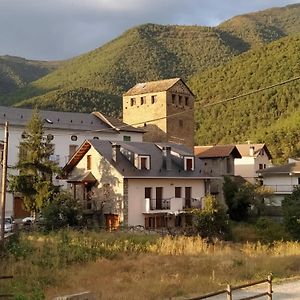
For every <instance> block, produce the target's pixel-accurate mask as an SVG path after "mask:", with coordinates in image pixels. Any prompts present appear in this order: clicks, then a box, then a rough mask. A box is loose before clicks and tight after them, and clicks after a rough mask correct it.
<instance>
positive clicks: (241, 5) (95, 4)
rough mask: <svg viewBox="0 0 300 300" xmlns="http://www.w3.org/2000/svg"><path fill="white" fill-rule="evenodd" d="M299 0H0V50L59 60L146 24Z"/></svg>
mask: <svg viewBox="0 0 300 300" xmlns="http://www.w3.org/2000/svg"><path fill="white" fill-rule="evenodd" d="M293 3H300V0H298V1H297V0H291V1H289V0H0V55H15V56H21V57H25V58H27V59H37V60H61V59H67V58H71V57H74V56H76V55H79V54H82V53H85V52H88V51H90V50H93V49H95V48H98V47H100V46H101V45H103V44H104V43H106V42H108V41H110V40H112V39H114V38H116V37H117V36H119V35H120V34H122V33H123V32H124V31H126V30H127V29H129V28H131V27H133V26H136V25H140V24H145V23H156V24H179V25H201V26H215V25H218V24H219V23H221V22H223V21H225V20H226V19H229V18H231V17H233V16H235V15H239V14H244V13H248V12H254V11H258V10H263V9H267V8H271V7H281V6H285V5H288V4H293Z"/></svg>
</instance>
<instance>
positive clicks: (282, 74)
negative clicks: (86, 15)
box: [0, 0, 300, 300]
mask: <svg viewBox="0 0 300 300" xmlns="http://www.w3.org/2000/svg"><path fill="white" fill-rule="evenodd" d="M87 2H89V0H87ZM100 2H101V1H100ZM100 2H99V3H100ZM125 2H126V1H124V3H125ZM129 2H131V1H129ZM162 2H164V1H162ZM101 3H102V2H101ZM174 3H175V1H174ZM174 3H172V5H174V7H173V9H176V5H175V4H174ZM197 3H198V2H197ZM200 3H201V2H200V1H199V3H198V4H197V5H200ZM249 3H250V2H249ZM288 3H290V2H288ZM99 5H100V4H99ZM101 5H104V4H103V3H102V4H101ZM106 5H107V4H105V5H104V6H105V7H106ZM124 5H125V4H124ZM185 5H187V3H185ZM195 5H196V4H195ZM201 5H202V4H201ZM201 5H200V6H201ZM222 5H223V4H222ZM239 5H240V4H239ZM29 6H30V5H29ZM127 6H128V7H129V6H130V5H129V4H128V3H127V4H126V7H127ZM151 6H155V4H154V2H153V3H152V2H151ZM83 7H85V6H84V5H83ZM147 7H148V6H147ZM195 7H196V6H195ZM220 7H221V6H220ZM267 7H268V6H267ZM69 8H70V12H71V11H72V8H71V7H69ZM110 9H112V8H110ZM135 9H136V8H135ZM143 9H144V8H143ZM180 9H181V8H180ZM214 9H215V8H214ZM183 11H184V10H183ZM168 12H169V11H168ZM95 13H96V11H95ZM122 13H123V12H122ZM128 13H129V10H128ZM107 14H109V13H108V11H107ZM170 14H172V9H170ZM131 16H132V15H131ZM147 16H148V11H147ZM123 17H124V18H123ZM129 17H130V14H128V16H126V17H125V16H123V15H122V19H124V20H126V19H127V18H129ZM188 17H189V19H190V18H191V20H192V15H189V16H188ZM104 19H105V18H104ZM122 21H123V20H122ZM147 22H148V19H147ZM197 22H198V21H197ZM52 23H53V21H52ZM116 23H117V22H116ZM164 24H167V23H165V20H164ZM189 24H191V23H189ZM196 24H197V23H196ZM35 25H37V24H35ZM41 25H42V24H41ZM109 26H112V24H110V25H109ZM112 27H113V26H112ZM101 30H103V31H105V29H101ZM299 30H300V4H299V3H296V4H290V5H287V6H285V7H274V8H269V9H266V10H262V11H257V12H253V13H245V14H241V15H238V16H235V17H232V18H231V19H228V20H226V21H223V22H222V23H219V24H218V25H215V26H198V25H159V24H152V23H146V24H142V25H138V26H135V27H132V28H130V29H128V30H127V31H125V32H124V33H123V34H121V35H120V36H118V37H117V38H115V39H113V40H111V41H109V42H107V43H105V44H103V45H102V46H100V47H99V48H96V49H94V50H92V51H89V52H86V53H82V54H80V55H79V56H75V57H73V58H68V59H65V60H58V61H57V60H55V61H54V60H53V61H42V60H32V59H25V58H21V57H17V56H11V55H3V56H0V162H1V164H0V173H1V174H2V176H1V177H0V186H1V189H0V211H1V212H0V234H1V235H0V298H4V299H6V298H9V299H18V300H20V299H22V300H44V299H51V300H58V299H62V298H63V299H69V300H71V299H72V300H73V299H74V300H78V299H84V300H90V299H91V300H95V299H121V300H126V299H174V300H175V299H178V300H179V299H186V300H188V299H190V300H191V299H198V298H199V297H200V298H201V299H204V298H207V297H210V296H211V295H212V293H213V294H215V295H221V294H223V295H224V297H226V296H227V299H230V300H233V299H235V297H240V299H241V300H242V299H254V298H258V297H259V295H256V294H255V293H262V290H264V291H265V289H267V292H264V293H262V294H261V295H263V296H267V297H268V299H272V297H273V295H274V297H275V298H274V299H277V297H282V298H278V299H286V298H285V297H290V298H288V299H299V298H300V297H299V295H298V294H299V293H300V291H299V287H298V286H299V280H297V278H299V274H300V264H299V256H300V243H299V241H300V227H299V219H300V106H299V94H300V85H299V81H300V76H299V75H300V74H299V70H300V65H299V64H300V56H299V55H300V51H299V50H300V35H299V32H300V31H299ZM76 34H77V33H76ZM78 36H81V34H79V35H78ZM84 41H85V40H84V39H83V40H81V43H85V42H84ZM26 42H27V41H26ZM64 43H65V44H66V45H67V43H68V42H67V40H64ZM66 45H65V46H66ZM77 50H78V51H79V49H77ZM287 279H289V280H295V281H291V282H290V281H289V282H287V284H285V287H284V288H283V285H282V284H280V282H281V280H284V281H286V280H287ZM257 282H258V285H260V288H257V289H256V288H253V289H252V288H251V289H249V290H247V289H246V290H245V289H243V288H242V289H240V288H238V287H245V286H248V285H253V283H254V285H256V284H257ZM278 282H279V283H278ZM261 284H262V285H261ZM264 284H265V285H266V286H264ZM226 285H227V287H226ZM286 286H287V287H286ZM222 288H224V290H221V289H222ZM238 290H239V291H238ZM232 291H236V293H232ZM205 293H206V294H205ZM201 294H202V296H200V295H201ZM61 295H66V296H63V297H62V298H61V297H60V296H61ZM242 296H243V297H245V298H241V297H242ZM57 297H58V298H57ZM195 297H196V298H195ZM218 299H219V298H218ZM220 299H221V298H220Z"/></svg>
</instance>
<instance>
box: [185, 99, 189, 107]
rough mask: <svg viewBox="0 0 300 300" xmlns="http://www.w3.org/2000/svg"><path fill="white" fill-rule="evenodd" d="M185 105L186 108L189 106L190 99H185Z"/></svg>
mask: <svg viewBox="0 0 300 300" xmlns="http://www.w3.org/2000/svg"><path fill="white" fill-rule="evenodd" d="M185 105H186V106H188V105H189V97H185Z"/></svg>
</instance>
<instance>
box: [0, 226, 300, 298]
mask: <svg viewBox="0 0 300 300" xmlns="http://www.w3.org/2000/svg"><path fill="white" fill-rule="evenodd" d="M299 258H300V244H299V243H297V242H274V243H272V244H261V243H229V242H221V241H215V242H214V243H208V242H207V241H206V240H203V239H201V238H199V237H184V236H180V237H169V236H165V237H160V236H158V235H144V234H128V233H121V232H120V233H108V232H93V231H82V232H75V231H72V230H64V231H61V232H58V233H51V234H47V235H43V234H40V233H35V234H26V235H25V234H23V235H21V236H20V240H19V241H18V242H17V241H15V242H12V243H11V244H10V246H9V249H8V253H7V254H6V255H5V257H3V258H1V261H0V263H1V268H0V269H1V274H13V275H14V279H13V280H11V281H3V282H0V293H1V292H3V291H6V292H8V291H9V292H12V293H14V295H15V298H14V299H19V300H21V299H22V300H27V299H34V300H39V299H52V297H54V296H58V295H64V294H68V293H77V292H81V291H85V290H90V291H92V292H93V293H94V294H95V295H96V299H168V298H171V297H179V298H180V297H181V298H182V297H184V296H193V295H197V294H202V293H206V292H209V291H214V290H218V289H220V288H223V287H224V285H226V283H231V284H239V283H241V282H248V281H251V280H256V279H261V278H265V277H266V276H267V275H268V274H269V273H273V276H274V277H275V279H280V278H286V277H293V276H296V275H299V273H300V259H299Z"/></svg>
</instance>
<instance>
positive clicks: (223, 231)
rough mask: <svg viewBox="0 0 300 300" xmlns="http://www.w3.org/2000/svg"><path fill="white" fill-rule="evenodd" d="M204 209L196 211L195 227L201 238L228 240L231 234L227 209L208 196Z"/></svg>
mask: <svg viewBox="0 0 300 300" xmlns="http://www.w3.org/2000/svg"><path fill="white" fill-rule="evenodd" d="M204 203H205V206H204V209H203V210H197V211H194V213H193V214H194V226H195V228H196V230H197V232H198V233H199V235H200V236H201V237H204V238H209V239H211V238H214V237H215V238H220V239H226V238H228V236H229V233H230V226H229V220H228V216H227V214H226V212H225V208H224V207H223V206H221V205H220V204H219V202H218V201H217V199H216V198H215V197H214V196H212V195H208V196H206V197H205V199H204Z"/></svg>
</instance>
